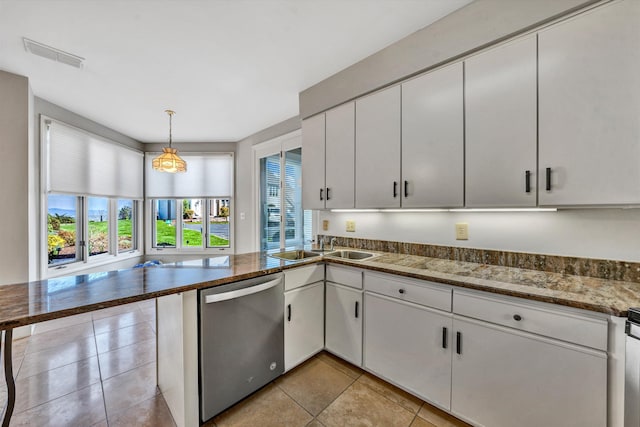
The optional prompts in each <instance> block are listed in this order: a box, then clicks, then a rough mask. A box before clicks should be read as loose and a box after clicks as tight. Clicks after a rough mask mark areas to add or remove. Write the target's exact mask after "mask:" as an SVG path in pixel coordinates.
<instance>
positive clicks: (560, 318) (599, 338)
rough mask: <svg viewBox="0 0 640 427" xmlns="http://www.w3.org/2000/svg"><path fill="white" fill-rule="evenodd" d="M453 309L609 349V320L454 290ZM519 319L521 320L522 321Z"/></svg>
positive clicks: (533, 303) (534, 303)
mask: <svg viewBox="0 0 640 427" xmlns="http://www.w3.org/2000/svg"><path fill="white" fill-rule="evenodd" d="M453 312H454V313H456V314H460V315H462V316H467V317H472V318H475V319H480V320H485V321H487V322H491V323H495V324H498V325H502V326H507V327H511V328H514V329H519V330H522V331H527V332H532V333H535V334H539V335H543V336H547V337H551V338H556V339H559V340H563V341H567V342H571V343H575V344H579V345H584V346H587V347H592V348H596V349H598V350H604V351H606V350H607V328H608V326H607V320H606V319H604V318H600V317H596V316H595V315H594V316H590V315H589V314H588V313H584V314H583V313H581V312H578V311H577V309H576V310H575V311H574V310H572V309H569V308H567V309H563V308H560V307H553V306H551V305H550V304H545V303H536V302H533V301H527V300H523V299H521V298H513V297H495V296H491V295H488V294H483V293H475V292H469V291H460V290H454V292H453ZM518 319H519V320H518Z"/></svg>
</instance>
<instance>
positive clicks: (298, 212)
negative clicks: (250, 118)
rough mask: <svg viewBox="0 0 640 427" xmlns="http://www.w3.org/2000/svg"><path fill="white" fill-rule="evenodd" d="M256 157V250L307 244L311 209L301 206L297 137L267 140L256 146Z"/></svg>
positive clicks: (300, 164) (298, 144) (300, 152)
mask: <svg viewBox="0 0 640 427" xmlns="http://www.w3.org/2000/svg"><path fill="white" fill-rule="evenodd" d="M256 157H257V160H258V167H259V170H258V174H259V180H258V181H259V182H257V185H258V186H259V191H258V197H259V200H258V206H259V212H258V217H259V221H260V222H259V230H260V231H259V234H260V249H261V250H269V249H277V248H284V247H292V246H302V245H305V244H307V243H309V242H310V241H311V238H312V236H311V234H312V230H311V224H312V212H311V211H310V210H307V211H305V210H303V209H302V186H301V181H302V162H301V159H302V148H300V136H299V135H293V136H291V135H288V136H285V137H284V138H283V139H282V140H281V141H278V140H276V141H270V142H267V143H265V144H264V147H258V148H257V149H256ZM281 186H282V188H281Z"/></svg>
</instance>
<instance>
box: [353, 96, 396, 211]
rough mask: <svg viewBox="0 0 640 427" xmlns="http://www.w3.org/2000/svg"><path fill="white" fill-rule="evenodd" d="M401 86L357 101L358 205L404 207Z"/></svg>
mask: <svg viewBox="0 0 640 427" xmlns="http://www.w3.org/2000/svg"><path fill="white" fill-rule="evenodd" d="M400 190H401V189H400V86H393V87H391V88H389V89H385V90H383V91H380V92H377V93H375V94H373V95H369V96H366V97H364V98H360V99H358V100H356V208H394V207H396V208H397V207H400Z"/></svg>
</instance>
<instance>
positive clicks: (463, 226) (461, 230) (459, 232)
mask: <svg viewBox="0 0 640 427" xmlns="http://www.w3.org/2000/svg"><path fill="white" fill-rule="evenodd" d="M456 240H469V224H467V223H466V222H459V223H457V224H456Z"/></svg>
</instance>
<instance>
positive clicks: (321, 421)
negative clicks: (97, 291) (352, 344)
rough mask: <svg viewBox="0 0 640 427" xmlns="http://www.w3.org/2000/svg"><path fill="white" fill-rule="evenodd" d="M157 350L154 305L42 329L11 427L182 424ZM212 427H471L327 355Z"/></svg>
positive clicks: (25, 351) (21, 374)
mask: <svg viewBox="0 0 640 427" xmlns="http://www.w3.org/2000/svg"><path fill="white" fill-rule="evenodd" d="M155 345H156V335H155V303H154V301H145V302H141V303H134V304H129V305H124V306H118V307H114V308H109V309H105V310H100V311H96V312H93V313H87V314H81V315H77V316H72V317H67V318H64V319H58V320H53V321H49V322H44V323H39V324H37V325H36V327H35V331H34V334H33V335H32V336H31V337H28V338H23V339H19V340H15V341H14V348H13V366H14V377H15V378H16V389H17V398H16V408H15V412H14V416H13V418H12V420H11V426H38V427H46V426H64V427H71V426H78V427H85V426H100V427H103V426H153V427H164V426H175V423H174V421H173V418H172V417H171V413H170V412H169V409H168V408H167V404H166V402H165V400H164V398H163V397H162V394H161V393H160V392H159V390H158V389H157V387H156V380H155V374H156V352H155ZM0 379H1V380H2V384H1V385H0V404H3V402H4V401H5V399H6V386H5V385H4V377H3V374H2V373H0ZM206 425H207V426H217V427H227V426H246V427H253V426H260V427H268V426H274V427H275V426H278V427H280V426H291V427H295V426H300V427H303V426H313V427H318V426H325V427H333V426H384V427H387V426H388V427H393V426H407V427H408V426H411V427H433V426H437V427H457V426H466V424H465V423H463V422H461V421H459V420H457V419H455V418H453V417H451V416H449V415H447V414H445V413H444V412H442V411H440V410H438V409H436V408H434V407H432V406H430V405H428V404H426V403H424V402H423V401H421V400H420V399H418V398H416V397H414V396H412V395H410V394H408V393H406V392H404V391H402V390H400V389H398V388H396V387H394V386H392V385H390V384H388V383H386V382H384V381H382V380H380V379H377V378H376V377H374V376H372V375H370V374H368V373H365V372H364V371H362V370H361V369H359V368H357V367H355V366H353V365H350V364H349V363H347V362H344V361H343V360H341V359H339V358H337V357H334V356H332V355H330V354H329V353H326V352H323V353H320V354H319V355H317V356H315V357H313V358H312V359H311V360H309V361H307V362H305V363H303V364H302V365H300V366H298V367H297V368H295V369H294V370H292V371H290V372H288V373H287V374H286V375H284V376H282V377H281V378H279V379H277V380H276V381H274V382H273V383H271V384H269V385H267V386H266V387H264V388H263V389H261V390H259V391H258V392H256V393H254V394H253V395H252V396H249V397H248V398H246V399H245V400H243V401H242V402H240V403H238V404H236V405H235V406H233V407H232V408H230V409H228V410H227V411H225V412H224V413H222V414H220V415H218V416H217V417H215V418H214V419H213V420H211V421H210V422H208V423H207V424H206Z"/></svg>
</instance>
